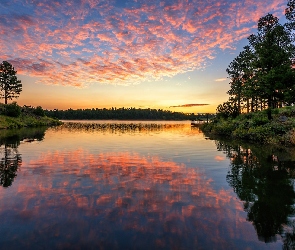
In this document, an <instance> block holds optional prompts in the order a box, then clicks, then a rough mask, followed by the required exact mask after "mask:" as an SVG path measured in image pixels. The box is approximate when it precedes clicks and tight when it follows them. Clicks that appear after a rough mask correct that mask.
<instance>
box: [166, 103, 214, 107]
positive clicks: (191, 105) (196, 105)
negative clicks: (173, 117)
mask: <svg viewBox="0 0 295 250" xmlns="http://www.w3.org/2000/svg"><path fill="white" fill-rule="evenodd" d="M206 105H209V104H183V105H177V106H170V107H169V108H190V107H199V106H206Z"/></svg>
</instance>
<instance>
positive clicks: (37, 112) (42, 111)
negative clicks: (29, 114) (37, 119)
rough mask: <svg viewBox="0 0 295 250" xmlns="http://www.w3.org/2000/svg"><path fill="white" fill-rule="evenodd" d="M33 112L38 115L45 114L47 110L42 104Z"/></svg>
mask: <svg viewBox="0 0 295 250" xmlns="http://www.w3.org/2000/svg"><path fill="white" fill-rule="evenodd" d="M33 114H35V115H38V116H45V112H44V110H43V108H42V107H41V106H38V107H36V108H35V109H34V110H33Z"/></svg>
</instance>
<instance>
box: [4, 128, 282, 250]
mask: <svg viewBox="0 0 295 250" xmlns="http://www.w3.org/2000/svg"><path fill="white" fill-rule="evenodd" d="M32 142H33V143H32ZM17 148H18V152H19V153H20V155H21V159H22V163H21V165H20V166H19V167H18V169H19V170H16V171H15V172H14V173H16V175H15V176H13V178H12V182H11V183H12V184H11V185H10V186H9V187H8V188H0V215H1V218H2V222H1V225H0V232H1V235H2V236H3V237H2V238H1V239H0V244H1V247H4V248H5V249H24V248H30V247H32V246H33V247H34V248H35V249H52V248H54V249H65V248H69V249H81V248H87V249H280V248H281V246H282V243H281V242H280V240H279V238H278V241H276V242H273V243H271V244H270V243H269V244H265V243H264V242H262V241H259V240H258V237H257V234H256V231H255V228H254V227H253V226H252V224H251V223H250V222H249V221H247V215H246V212H245V211H244V205H243V202H242V201H240V200H239V199H237V196H236V194H235V193H234V191H233V190H232V188H231V187H230V186H229V185H228V183H227V181H226V175H227V172H228V166H229V164H230V160H229V159H228V158H225V155H224V154H223V153H222V152H220V151H217V150H216V146H215V143H214V141H211V140H206V139H205V137H204V136H203V134H202V133H201V132H200V131H199V130H198V129H197V128H191V127H190V125H189V124H182V125H181V126H173V125H170V126H167V127H160V128H158V127H157V128H155V129H144V130H141V131H140V130H138V129H136V130H133V131H126V130H124V131H122V130H114V129H111V128H108V129H104V130H97V129H89V128H88V129H74V128H68V127H65V126H61V127H57V128H50V129H48V130H46V131H45V134H44V138H42V140H37V141H34V140H33V141H30V143H29V142H27V143H24V140H23V142H22V143H18V145H17ZM6 174H7V173H6Z"/></svg>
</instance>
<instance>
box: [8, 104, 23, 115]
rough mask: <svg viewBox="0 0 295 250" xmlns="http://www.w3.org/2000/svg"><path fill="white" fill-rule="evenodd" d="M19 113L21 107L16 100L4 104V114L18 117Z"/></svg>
mask: <svg viewBox="0 0 295 250" xmlns="http://www.w3.org/2000/svg"><path fill="white" fill-rule="evenodd" d="M20 113H21V107H20V106H18V105H17V103H16V102H13V103H11V104H6V105H5V115H7V116H11V117H18V116H20Z"/></svg>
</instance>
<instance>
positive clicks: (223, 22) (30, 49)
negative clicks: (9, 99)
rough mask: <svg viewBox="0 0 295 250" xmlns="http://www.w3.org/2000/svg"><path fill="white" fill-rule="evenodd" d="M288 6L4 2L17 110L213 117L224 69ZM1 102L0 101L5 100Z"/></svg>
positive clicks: (224, 86) (1, 48)
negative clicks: (262, 21) (264, 22)
mask: <svg viewBox="0 0 295 250" xmlns="http://www.w3.org/2000/svg"><path fill="white" fill-rule="evenodd" d="M286 5H287V0H267V1H265V0H264V1H262V0H241V1H236V0H210V1H209V0H148V1H147V0H0V57H1V58H0V60H1V62H2V61H8V62H10V63H11V64H12V65H13V66H14V68H15V70H16V71H17V77H18V79H20V80H21V81H22V84H23V91H22V92H21V94H20V96H19V98H18V99H17V100H16V101H17V102H18V104H19V105H31V106H42V107H43V108H44V109H55V108H57V109H68V108H72V109H78V108H111V107H117V108H120V107H125V108H129V107H135V108H155V109H164V110H171V111H179V112H185V113H187V112H188V113H203V112H210V113H211V112H215V111H216V107H217V105H218V104H221V103H223V102H224V101H227V99H228V95H227V94H226V92H227V91H228V90H229V79H228V78H227V74H226V68H227V66H228V65H229V63H230V62H231V61H232V60H233V59H234V58H235V57H236V56H237V55H238V54H239V52H240V51H241V50H242V48H243V46H245V45H247V37H248V36H249V35H250V34H253V33H255V32H256V30H257V21H258V19H259V18H260V17H262V16H264V15H266V14H267V13H272V14H274V15H276V16H277V17H279V18H280V19H283V17H284V10H285V8H286ZM1 101H3V100H1Z"/></svg>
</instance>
